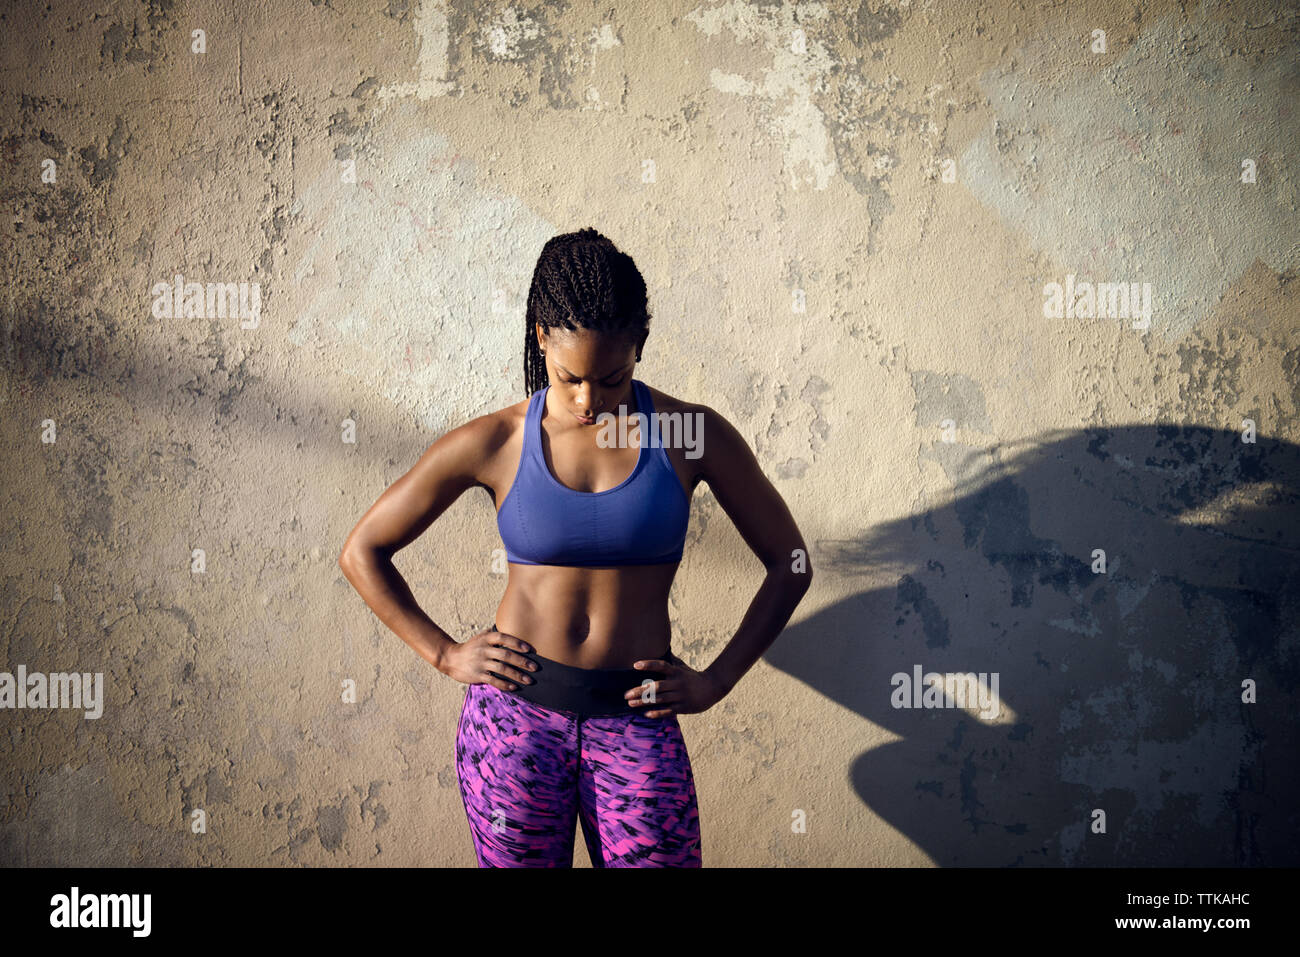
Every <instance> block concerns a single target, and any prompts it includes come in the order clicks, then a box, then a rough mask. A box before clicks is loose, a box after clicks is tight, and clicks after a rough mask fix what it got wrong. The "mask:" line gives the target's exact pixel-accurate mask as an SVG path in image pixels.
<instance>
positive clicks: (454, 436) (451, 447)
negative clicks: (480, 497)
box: [430, 399, 528, 485]
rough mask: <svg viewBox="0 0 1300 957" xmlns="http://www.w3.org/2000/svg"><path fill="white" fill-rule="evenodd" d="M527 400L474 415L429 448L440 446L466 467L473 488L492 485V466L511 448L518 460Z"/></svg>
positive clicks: (493, 468)
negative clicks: (473, 477) (471, 477)
mask: <svg viewBox="0 0 1300 957" xmlns="http://www.w3.org/2000/svg"><path fill="white" fill-rule="evenodd" d="M527 413H528V400H527V399H521V400H520V401H518V402H516V403H514V404H512V405H507V406H505V407H504V408H500V409H497V410H496V411H494V412H485V413H484V414H483V415H478V416H475V417H474V418H472V419H470V420H469V421H468V422H465V423H464V424H463V425H459V426H457V427H456V428H454V429H451V430H450V431H448V432H446V433H445V434H444V435H442V436H441V437H440V438H439V439H438V440H437V441H436V442H434V443H433V445H432V446H430V448H431V449H432V448H436V447H439V446H441V447H443V450H444V451H445V452H447V453H448V454H451V455H454V456H455V458H457V459H458V460H460V461H461V462H463V463H465V464H466V465H467V466H469V469H470V471H471V474H473V475H474V476H475V477H476V478H477V481H475V482H474V483H473V484H474V485H484V484H485V483H486V484H488V485H490V484H492V478H493V472H494V470H495V466H496V465H497V463H498V460H500V459H501V458H502V457H503V456H505V455H508V454H509V451H510V449H511V447H512V446H513V447H514V449H515V457H516V458H517V457H518V450H519V446H520V444H521V443H520V441H519V440H520V439H521V438H522V436H523V428H524V420H525V418H526V417H527Z"/></svg>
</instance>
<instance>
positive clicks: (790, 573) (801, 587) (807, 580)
mask: <svg viewBox="0 0 1300 957" xmlns="http://www.w3.org/2000/svg"><path fill="white" fill-rule="evenodd" d="M767 572H768V574H769V575H777V576H779V577H780V578H782V579H784V580H785V581H786V582H787V583H788V585H789V587H790V589H791V590H793V591H798V592H799V593H800V594H803V593H804V592H806V591H807V590H808V589H809V588H811V587H812V576H813V570H812V562H811V561H810V560H809V557H808V549H807V548H806V547H804V545H803V544H802V543H800V544H799V545H798V546H797V547H796V548H792V549H791V550H790V555H789V558H786V557H784V556H782V558H781V559H780V560H778V561H775V562H772V563H770V564H768V566H767Z"/></svg>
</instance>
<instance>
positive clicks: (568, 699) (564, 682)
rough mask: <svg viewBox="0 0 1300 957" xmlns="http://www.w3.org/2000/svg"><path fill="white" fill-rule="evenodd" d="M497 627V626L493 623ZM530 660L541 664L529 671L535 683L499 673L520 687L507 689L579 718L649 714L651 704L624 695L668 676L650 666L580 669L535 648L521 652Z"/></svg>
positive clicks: (670, 657) (667, 656)
mask: <svg viewBox="0 0 1300 957" xmlns="http://www.w3.org/2000/svg"><path fill="white" fill-rule="evenodd" d="M492 628H493V630H494V631H495V630H496V625H495V624H493V626H492ZM518 654H521V655H523V656H524V657H525V658H527V659H528V660H529V661H532V662H533V663H535V664H536V665H537V670H536V671H532V672H529V674H530V675H531V676H532V678H533V683H532V684H526V683H520V682H518V681H516V680H515V678H514V677H512V676H509V675H498V674H497V673H496V672H495V671H493V672H491V673H492V674H494V675H497V677H498V678H503V679H504V680H506V681H509V682H510V683H511V684H514V685H515V686H516V690H515V691H512V692H507V694H514V695H517V696H518V697H520V698H523V699H524V700H525V701H530V702H532V703H533V704H536V705H539V706H541V707H543V708H550V709H551V710H552V711H568V712H570V713H572V714H574V715H576V716H578V717H598V716H602V715H616V714H617V715H621V714H645V713H646V712H647V711H649V710H651V706H649V705H644V704H639V705H637V706H636V707H635V708H634V707H632V706H631V705H630V704H628V702H627V699H626V698H625V697H624V695H625V694H626V693H627V692H628V691H629V690H631V689H632V688H635V687H637V686H639V685H641V683H642V682H644V681H645V680H646V679H650V680H657V679H659V678H666V677H667V675H666V674H664V673H663V672H662V671H656V670H653V669H649V668H646V669H644V670H642V669H638V668H577V667H575V666H573V665H566V664H562V663H561V662H558V661H553V660H551V659H550V658H546V657H544V656H542V655H539V654H538V653H537V652H535V651H520V652H518ZM657 657H659V658H661V659H663V660H665V661H671V662H673V663H674V664H681V663H682V661H681V659H680V658H678V657H677V656H676V655H674V654H673V653H672V649H671V648H670V649H668V650H667V651H665V652H664V653H663V654H661V655H658V656H657Z"/></svg>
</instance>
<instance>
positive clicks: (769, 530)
mask: <svg viewBox="0 0 1300 957" xmlns="http://www.w3.org/2000/svg"><path fill="white" fill-rule="evenodd" d="M703 422H704V441H703V454H702V455H701V456H700V474H701V476H702V477H703V479H704V480H705V481H706V482H708V483H709V489H710V491H712V492H713V497H714V498H716V499H717V500H718V504H719V505H721V506H722V510H723V511H724V512H726V513H727V516H728V517H729V518H730V519H731V521H732V522H733V523H734V524H735V526H736V530H737V531H738V532H740V537H741V538H743V539H744V540H745V544H746V545H748V546H749V547H750V549H751V550H752V551H753V552H754V554H755V555H757V556H758V560H759V561H761V562H762V563H763V567H764V568H766V569H767V575H766V576H765V577H764V579H763V584H762V586H761V587H760V588H759V589H758V594H756V595H755V596H754V599H753V601H751V602H750V604H749V610H748V611H746V612H745V617H744V618H743V619H741V622H740V628H739V629H737V631H736V633H735V635H733V636H732V638H731V641H729V642H728V643H727V645H726V647H725V648H723V649H722V652H721V653H720V654H719V655H718V657H717V658H715V659H714V661H713V663H712V664H711V665H709V666H708V667H707V668H705V669H704V674H706V675H708V676H710V677H711V678H713V679H714V680H715V681H716V682H717V683H718V684H719V686H720V687H721V689H722V694H723V695H726V694H728V693H730V691H731V689H732V688H734V687H735V686H736V683H737V682H738V681H740V679H741V678H742V677H743V676H744V674H745V672H747V671H749V669H750V668H752V667H753V666H754V663H755V662H756V661H758V659H759V658H760V657H761V656H762V654H763V652H765V651H767V649H768V648H769V647H771V645H772V642H774V641H776V638H777V635H779V634H781V632H782V630H783V629H784V628H785V626H786V623H787V622H789V621H790V616H791V615H793V614H794V610H795V608H796V607H798V605H799V602H800V601H802V600H803V596H804V593H805V592H807V591H808V587H809V586H810V585H811V584H812V563H811V562H810V561H809V557H808V547H807V546H806V545H805V544H804V540H803V536H802V535H801V534H800V533H799V526H798V525H796V524H795V521H794V518H793V516H791V514H790V509H789V508H787V507H786V504H785V500H784V499H783V498H781V493H780V492H778V491H777V490H776V488H775V487H774V486H773V485H772V483H771V482H770V481H769V480H768V478H767V476H766V475H764V474H763V470H762V468H761V467H760V466H759V464H758V459H756V458H755V457H754V453H753V452H752V451H751V450H750V448H749V445H748V444H747V443H746V442H745V439H744V437H743V436H741V434H740V433H739V432H738V431H736V429H735V427H734V426H733V425H732V424H731V423H730V422H728V421H727V420H726V419H725V418H723V417H722V416H721V415H719V414H718V413H717V412H715V411H714V410H713V409H710V408H708V407H705V408H704V420H703Z"/></svg>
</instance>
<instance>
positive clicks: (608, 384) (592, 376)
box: [538, 329, 636, 426]
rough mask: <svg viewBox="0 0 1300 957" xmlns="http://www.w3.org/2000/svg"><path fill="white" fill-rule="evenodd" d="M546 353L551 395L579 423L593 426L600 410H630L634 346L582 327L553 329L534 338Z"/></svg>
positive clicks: (631, 404) (632, 403)
mask: <svg viewBox="0 0 1300 957" xmlns="http://www.w3.org/2000/svg"><path fill="white" fill-rule="evenodd" d="M538 341H539V342H540V343H541V347H542V349H543V350H544V351H545V353H546V355H545V356H544V357H543V358H544V359H545V360H546V372H547V374H548V376H549V377H550V380H551V394H552V395H554V396H555V397H556V398H557V399H559V401H560V403H561V404H562V405H563V406H564V407H565V408H566V409H568V410H569V412H570V413H572V414H573V418H574V421H575V422H578V423H579V424H581V425H592V426H594V425H596V422H597V418H598V417H599V416H600V415H601V414H602V413H604V412H609V413H612V414H614V415H617V414H618V407H619V406H620V405H626V406H627V410H626V411H629V412H630V411H631V410H632V407H633V406H634V405H635V404H636V403H635V401H634V400H633V399H632V373H633V372H634V371H635V369H636V346H635V345H634V344H632V343H629V342H628V341H627V340H626V339H623V338H621V337H617V336H608V335H602V334H600V333H596V332H591V331H588V330H585V329H579V330H576V331H570V330H568V329H560V330H555V331H554V332H553V333H551V334H550V335H546V334H544V333H543V334H541V335H540V336H539V338H538Z"/></svg>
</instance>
